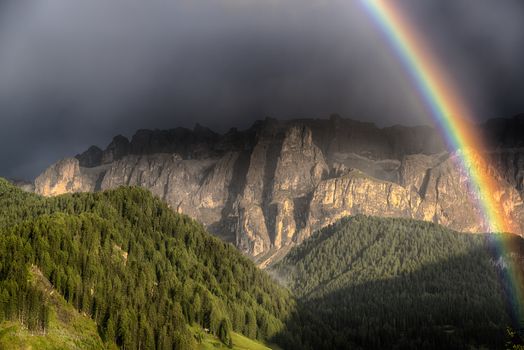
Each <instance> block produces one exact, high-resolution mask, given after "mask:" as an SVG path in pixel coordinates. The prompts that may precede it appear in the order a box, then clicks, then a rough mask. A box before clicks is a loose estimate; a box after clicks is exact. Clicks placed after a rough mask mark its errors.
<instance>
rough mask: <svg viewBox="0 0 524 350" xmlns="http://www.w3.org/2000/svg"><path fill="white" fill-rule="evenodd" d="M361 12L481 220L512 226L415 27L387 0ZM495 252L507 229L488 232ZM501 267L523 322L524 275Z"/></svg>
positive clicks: (472, 134)
mask: <svg viewBox="0 0 524 350" xmlns="http://www.w3.org/2000/svg"><path fill="white" fill-rule="evenodd" d="M360 1H361V3H362V4H363V7H364V8H365V10H366V12H367V13H368V14H369V15H370V17H371V18H372V19H373V20H374V22H375V23H376V25H377V26H378V27H380V29H381V30H382V32H383V33H384V35H385V36H386V38H387V40H388V41H389V43H390V45H391V46H392V48H393V49H394V51H395V52H396V54H397V55H398V56H399V58H400V60H401V62H402V64H403V66H404V68H405V70H406V71H407V73H408V74H409V76H410V78H411V80H412V81H413V83H414V84H415V86H416V88H417V90H418V92H419V93H420V95H421V97H422V99H423V101H424V102H425V104H426V106H427V108H428V110H429V112H430V115H431V117H432V119H433V120H434V121H435V123H436V124H437V126H438V127H439V128H440V130H441V132H442V134H443V136H444V138H445V141H446V143H447V145H448V147H449V148H450V149H451V150H456V155H457V159H458V163H459V165H460V168H461V170H462V171H463V172H464V174H466V175H467V178H468V181H469V188H470V191H471V192H472V194H473V196H474V198H476V199H477V202H478V205H479V209H480V212H481V215H480V217H479V220H482V222H483V224H484V226H485V227H486V228H487V230H488V231H489V232H492V233H493V232H516V230H515V228H514V227H513V225H512V224H511V220H509V219H508V216H507V213H506V211H505V208H504V207H503V206H502V205H501V200H500V196H501V191H500V189H499V188H498V186H497V184H496V182H495V180H494V177H493V176H490V175H489V174H488V173H487V171H485V170H486V169H487V167H486V165H487V162H486V160H485V159H484V158H483V156H482V150H484V149H485V145H484V144H483V140H481V138H480V135H479V134H478V133H477V132H476V130H475V128H474V127H473V125H472V124H471V123H470V122H468V121H470V120H472V119H471V118H470V116H469V113H468V111H467V109H466V108H465V105H464V103H462V101H461V99H460V97H459V94H457V92H456V91H455V89H454V88H453V86H452V85H451V84H450V83H449V81H450V80H449V79H448V78H447V77H446V75H445V74H444V72H443V71H442V70H441V69H440V68H439V66H438V65H437V64H436V62H435V61H434V59H433V57H432V56H431V55H430V51H429V50H428V48H427V47H425V45H424V44H423V43H424V41H422V40H421V39H420V38H419V37H418V36H417V32H416V31H415V30H414V29H413V28H412V27H411V26H410V24H409V21H408V20H407V19H406V18H405V17H404V16H403V13H402V12H401V11H400V10H399V8H398V7H396V6H395V1H392V0H360ZM493 236H494V237H495V238H494V239H493V240H492V241H493V242H494V243H493V245H494V248H495V250H496V251H497V253H499V254H502V253H505V252H510V251H511V250H510V248H511V247H510V239H508V238H504V237H507V235H493ZM505 271H506V276H504V279H505V280H506V282H509V283H506V284H505V285H507V286H509V289H510V290H509V291H508V295H509V299H510V304H511V309H512V310H511V311H512V314H513V315H512V316H513V317H514V321H515V322H517V323H518V326H519V327H522V322H523V320H524V317H523V316H524V312H523V311H524V288H523V287H524V278H523V276H522V275H521V274H520V273H519V272H518V269H517V268H509V269H507V270H505Z"/></svg>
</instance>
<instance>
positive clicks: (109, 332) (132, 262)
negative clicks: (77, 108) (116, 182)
mask: <svg viewBox="0 0 524 350" xmlns="http://www.w3.org/2000/svg"><path fill="white" fill-rule="evenodd" d="M57 293H58V294H59V295H58V296H57V295H56V294H57ZM64 300H65V301H64ZM66 302H67V303H66ZM64 303H65V305H64ZM73 308H74V309H73ZM293 308H294V302H293V299H292V297H291V295H290V293H289V292H288V291H287V290H285V289H283V288H281V287H279V285H277V284H276V283H274V282H273V280H272V279H271V278H270V277H269V276H268V275H266V274H265V273H264V272H262V271H260V270H258V269H257V268H256V267H255V265H254V264H253V263H252V262H251V261H249V260H248V259H247V258H245V257H243V256H242V255H241V254H240V253H239V252H238V251H237V250H236V249H235V248H234V247H233V246H231V245H230V244H226V243H223V242H221V241H220V240H219V239H217V238H215V237H212V236H211V235H209V234H208V233H207V232H206V231H205V230H204V228H203V226H202V225H200V224H198V223H196V222H195V221H193V220H191V219H189V218H188V217H186V216H184V215H179V214H176V213H173V211H172V210H170V209H169V208H168V207H167V206H166V205H165V204H163V203H162V202H161V201H160V200H158V199H156V198H154V197H153V196H152V195H151V194H150V193H149V192H148V191H146V190H142V189H139V188H120V189H117V190H112V191H107V192H103V193H84V194H74V195H64V196H59V197H55V198H44V197H41V196H38V195H34V194H30V193H26V192H23V191H21V190H19V189H18V188H16V187H14V186H12V185H11V184H9V183H8V182H7V181H5V180H3V179H0V325H4V326H5V325H8V326H13V325H14V326H16V327H19V328H20V327H21V329H24V330H25V331H26V332H29V333H31V334H34V335H35V336H37V337H40V338H42V342H41V343H38V344H47V345H49V346H50V348H56V347H58V345H57V344H53V343H52V342H51V343H49V342H48V341H44V340H46V336H47V335H49V336H51V335H53V334H55V333H56V332H55V333H52V332H49V329H50V327H52V326H53V325H55V326H56V325H58V326H60V327H63V328H60V329H61V332H62V333H63V335H64V337H69V338H71V339H73V340H71V341H72V343H68V341H69V340H68V339H69V338H68V339H66V340H67V341H66V340H64V339H61V340H60V341H63V344H76V347H78V348H86V347H88V348H100V346H102V344H103V347H104V348H108V347H114V346H115V345H116V346H118V347H121V348H125V349H153V348H158V349H172V348H176V349H193V348H196V347H197V346H198V345H197V343H196V342H197V339H195V336H194V331H193V330H194V329H195V327H196V326H197V325H198V326H200V327H201V328H204V329H207V330H208V331H209V332H210V333H211V334H215V335H216V336H218V337H219V338H220V339H221V340H222V341H223V342H224V343H225V344H230V343H231V333H232V331H236V332H239V333H242V334H244V335H246V336H248V337H250V338H257V339H260V340H266V339H269V338H272V337H273V336H274V335H275V334H277V333H278V332H281V331H282V327H283V325H284V324H283V320H284V319H286V318H287V316H288V314H289V313H290V311H291V310H292V309H293ZM93 321H94V322H93ZM64 325H69V328H64V327H65V326H64ZM75 325H76V326H75ZM190 325H192V327H189V326H190ZM14 326H13V327H14ZM58 326H57V327H58ZM8 331H9V329H5V327H4V328H2V327H0V340H1V338H2V336H4V335H5V334H6V332H8ZM68 332H69V333H68ZM85 332H91V333H89V334H91V339H89V335H88V333H85ZM82 334H83V336H82V337H81V336H80V335H82ZM55 335H56V334H55ZM77 336H78V337H77ZM196 338H198V337H196ZM48 340H49V339H48ZM42 346H43V345H42ZM66 348H67V346H66Z"/></svg>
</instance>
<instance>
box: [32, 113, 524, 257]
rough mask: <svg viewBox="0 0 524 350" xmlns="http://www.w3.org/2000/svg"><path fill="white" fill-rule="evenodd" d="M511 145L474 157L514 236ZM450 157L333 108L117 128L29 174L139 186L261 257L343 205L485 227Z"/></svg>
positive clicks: (42, 188) (516, 180) (433, 141)
mask: <svg viewBox="0 0 524 350" xmlns="http://www.w3.org/2000/svg"><path fill="white" fill-rule="evenodd" d="M515 120H517V119H515ZM504 130H506V129H504ZM514 141H515V140H513V138H512V142H514ZM515 142H516V141H515ZM514 146H515V145H514V144H512V145H511V146H510V147H504V145H500V144H499V145H497V148H496V149H495V150H494V151H492V152H490V153H489V155H488V157H489V159H491V161H490V163H489V164H481V167H482V169H483V171H485V172H487V173H488V174H490V176H491V177H492V178H493V180H494V183H495V184H496V188H497V190H496V193H495V195H496V200H497V201H499V202H500V203H501V204H502V207H503V208H504V209H503V210H504V211H505V212H506V215H507V217H508V218H509V219H510V221H511V224H512V225H513V227H514V231H515V233H519V234H523V233H524V205H523V203H522V198H523V196H524V183H523V178H524V150H522V149H519V148H515V147H514ZM458 152H462V151H458ZM457 157H458V154H457V153H451V154H450V153H447V152H445V150H444V146H443V144H442V143H441V141H440V137H439V136H438V135H437V134H436V133H435V131H434V130H432V129H431V128H426V127H415V128H406V127H392V128H385V129H379V128H377V127H376V126H374V125H373V124H368V123H360V122H355V121H351V120H346V119H341V118H338V117H332V118H331V119H330V120H292V121H276V120H272V119H266V120H265V121H262V122H257V123H256V124H255V125H254V126H253V127H252V128H250V129H248V130H246V131H242V132H240V131H237V130H235V129H232V130H231V131H229V132H228V133H226V134H224V135H218V134H216V133H214V132H212V131H210V130H209V129H206V128H203V127H200V126H198V125H197V127H195V129H194V130H187V129H182V128H178V129H173V130H169V131H149V130H141V131H139V132H137V134H135V136H133V138H132V140H131V141H129V140H127V139H126V138H125V137H123V136H117V137H116V138H115V139H114V140H113V142H112V143H111V144H110V145H109V146H108V147H107V149H106V150H103V151H102V150H100V149H99V148H97V147H91V148H90V149H89V150H87V151H86V152H84V153H83V154H81V155H78V156H76V157H75V158H70V159H64V160H62V161H60V162H58V163H56V164H54V165H52V166H51V167H49V168H48V169H47V170H46V171H45V172H44V173H43V174H42V175H40V176H39V177H38V178H37V179H36V180H35V191H36V192H37V193H40V194H43V195H58V194H61V193H66V192H81V191H99V190H105V189H108V188H114V187H118V186H122V185H138V186H143V187H146V188H148V189H149V190H151V191H152V192H153V193H154V194H155V195H157V196H159V197H160V198H162V199H164V200H165V201H166V202H167V203H169V205H170V206H171V207H172V208H174V209H175V210H177V211H179V212H183V213H186V214H188V215H190V216H192V217H194V218H196V219H198V220H200V221H201V222H203V223H204V224H205V225H207V226H208V227H209V229H210V230H211V231H212V232H214V233H216V234H217V235H219V236H221V237H222V238H223V239H225V240H227V241H230V242H233V243H235V244H236V245H237V246H238V248H239V249H241V250H242V251H243V252H245V253H246V254H248V255H251V256H253V257H255V258H256V259H257V260H258V261H259V262H261V263H267V262H268V261H269V260H270V259H271V258H272V257H275V256H278V255H281V254H283V253H284V252H285V251H287V249H289V247H290V246H291V245H293V244H295V243H298V242H300V241H302V240H303V239H305V238H306V237H308V236H309V235H310V234H311V233H312V232H313V231H315V230H317V229H319V228H322V227H324V226H326V225H329V224H331V223H333V222H335V221H336V220H337V219H339V218H341V217H343V216H346V215H352V214H368V215H376V216H388V217H408V218H415V219H422V220H427V221H433V222H436V223H439V224H443V225H446V226H448V227H451V228H453V229H456V230H460V231H467V232H483V231H485V230H486V229H487V227H486V224H485V222H483V218H482V217H481V215H480V210H479V208H478V206H477V201H476V199H475V196H476V194H477V191H476V190H475V189H474V188H470V185H469V182H468V181H467V178H466V176H465V175H464V174H462V173H461V170H460V166H459V165H458V158H457ZM473 158H474V159H480V158H478V157H473Z"/></svg>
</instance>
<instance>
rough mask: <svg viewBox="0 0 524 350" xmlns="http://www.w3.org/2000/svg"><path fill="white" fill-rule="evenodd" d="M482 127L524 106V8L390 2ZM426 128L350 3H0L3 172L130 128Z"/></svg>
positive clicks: (512, 1) (462, 0) (482, 2)
mask: <svg viewBox="0 0 524 350" xmlns="http://www.w3.org/2000/svg"><path fill="white" fill-rule="evenodd" d="M397 2H398V4H399V5H402V6H403V7H404V8H405V9H406V11H408V12H409V13H410V14H411V16H410V17H412V18H413V19H414V20H415V21H416V23H417V28H420V30H421V31H422V32H423V35H424V36H426V37H427V38H428V40H430V41H431V43H432V45H431V46H432V47H434V48H435V51H436V54H437V55H438V56H439V59H440V60H441V61H442V62H444V63H445V65H446V67H447V68H448V69H449V70H450V71H451V72H452V75H453V76H454V77H456V78H457V83H458V84H459V85H460V86H461V88H462V89H461V91H463V92H464V96H465V98H466V99H467V100H468V102H469V103H470V104H471V105H472V106H473V110H474V112H475V113H477V114H478V115H479V117H480V118H485V117H488V116H493V115H508V114H511V113H516V112H518V111H520V110H524V106H523V102H522V101H521V100H522V99H521V98H520V96H521V93H520V92H522V91H524V86H523V84H524V79H521V78H522V73H523V71H524V69H523V68H522V64H521V57H523V55H522V54H523V53H524V52H522V49H521V48H520V47H521V46H522V45H520V43H522V42H524V41H523V37H522V33H524V28H523V24H524V11H523V9H522V5H521V1H520V0H506V1H504V2H500V1H492V0H469V1H468V0H453V1H452V0H448V1H443V0H431V1H430V0H428V1H418V0H416V1H415V0H409V1H408V0H405V1H397ZM332 112H338V113H340V114H342V115H343V116H345V117H352V118H356V119H361V120H370V121H374V122H377V123H379V124H381V125H387V124H393V123H407V124H414V123H416V124H419V123H428V120H427V116H426V113H425V110H424V108H423V105H422V104H421V103H420V102H419V101H418V98H417V96H416V94H414V93H413V90H412V86H411V83H410V82H409V81H407V80H406V78H405V74H404V72H403V70H402V68H401V66H400V65H399V63H398V60H397V59H396V57H394V56H392V55H391V50H390V48H389V47H388V46H387V45H385V41H384V38H383V37H382V35H381V33H380V32H379V31H377V29H376V28H375V26H374V24H373V23H371V22H370V21H369V19H368V17H367V16H366V15H365V14H364V13H363V12H362V9H361V7H360V6H359V3H358V1H347V0H346V1H342V0H340V1H337V0H334V1H327V0H324V1H321V0H316V1H304V0H300V1H299V0H288V1H276V0H273V1H254V0H216V1H204V0H193V1H191V0H187V1H176V0H150V1H140V0H112V1H108V0H89V1H80V0H77V1H71V0H44V1H31V0H16V1H3V2H0V118H1V122H2V123H1V129H0V130H1V131H0V149H1V151H0V164H1V165H0V170H1V171H0V176H14V177H26V178H30V177H33V176H35V175H36V174H37V173H38V172H39V171H41V170H42V169H43V168H44V167H45V166H47V165H48V164H50V163H51V162H53V161H55V160H57V159H59V158H60V157H63V156H68V155H74V154H76V153H78V152H80V151H82V150H84V149H85V148H87V147H88V146H89V145H90V144H93V143H94V144H98V145H100V146H105V145H106V144H107V143H108V142H109V141H110V139H111V137H112V136H114V135H115V134H118V133H124V134H126V135H131V134H132V133H133V131H134V130H136V129H138V128H171V127H175V126H179V125H182V126H187V127H191V126H193V125H194V123H196V122H199V123H201V124H204V125H208V126H210V127H212V128H214V129H218V130H219V131H224V129H226V128H229V127H230V126H239V127H247V126H248V125H250V124H251V123H252V122H253V121H254V120H255V119H259V118H263V117H265V116H267V115H270V116H274V117H280V118H287V117H293V116H307V117H321V116H327V115H329V114H330V113H332Z"/></svg>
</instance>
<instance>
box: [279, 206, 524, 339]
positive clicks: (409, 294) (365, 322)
mask: <svg viewBox="0 0 524 350" xmlns="http://www.w3.org/2000/svg"><path fill="white" fill-rule="evenodd" d="M493 239H496V237H495V236H485V235H469V234H460V233H457V232H454V231H451V230H448V229H445V228H443V227H441V226H438V225H434V224H430V223H425V222H419V221H412V220H406V219H379V218H371V217H363V216H359V217H353V218H347V219H343V220H341V221H339V222H338V223H337V224H335V225H332V226H329V227H327V228H325V229H323V230H321V231H320V232H318V233H316V234H315V235H314V236H313V237H311V238H310V239H309V240H306V241H305V242H304V243H302V244H301V245H300V246H298V247H296V248H294V249H293V250H291V252H290V253H289V254H288V255H287V256H286V258H284V259H283V260H282V261H281V262H280V263H279V264H278V265H277V266H275V267H274V268H273V272H274V273H275V274H278V275H279V276H280V278H282V279H283V280H284V281H285V283H287V284H288V285H289V286H290V288H291V289H292V291H294V293H295V294H296V296H297V297H298V298H299V303H300V312H299V313H297V314H296V315H295V317H293V319H291V320H289V321H288V324H287V330H286V332H285V333H284V334H281V335H280V339H281V342H282V344H284V345H285V347H286V349H354V348H366V349H369V348H376V349H379V348H397V349H428V348H430V349H431V348H433V349H469V348H490V349H493V348H503V347H504V343H505V339H504V338H505V334H506V327H507V326H508V325H510V324H511V320H510V317H509V315H508V310H507V309H506V307H507V306H506V303H505V292H504V288H503V287H502V285H501V282H500V279H499V274H500V273H503V272H504V271H501V267H504V266H505V265H506V264H504V259H505V258H500V257H497V256H495V255H493V254H492V253H491V252H490V250H491V249H490V247H492V243H493V242H492V241H491V240H493ZM520 245H521V247H522V242H520ZM506 262H507V261H506Z"/></svg>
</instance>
